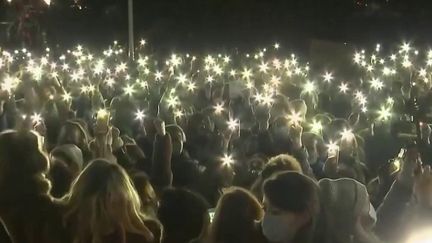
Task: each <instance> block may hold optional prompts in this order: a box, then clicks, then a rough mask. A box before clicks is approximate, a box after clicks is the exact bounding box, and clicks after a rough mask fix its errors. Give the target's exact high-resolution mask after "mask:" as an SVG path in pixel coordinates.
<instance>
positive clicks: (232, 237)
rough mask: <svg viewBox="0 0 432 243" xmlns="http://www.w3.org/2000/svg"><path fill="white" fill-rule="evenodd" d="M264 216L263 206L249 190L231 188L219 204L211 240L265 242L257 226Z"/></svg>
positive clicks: (227, 242)
mask: <svg viewBox="0 0 432 243" xmlns="http://www.w3.org/2000/svg"><path fill="white" fill-rule="evenodd" d="M262 217H263V210H262V206H261V204H260V203H259V201H258V200H257V199H256V198H255V197H254V196H253V195H252V194H251V193H250V192H249V191H247V190H245V189H242V188H229V189H227V191H226V192H225V193H224V195H223V196H222V197H221V198H220V200H219V202H218V204H217V207H216V210H215V214H214V218H213V222H212V225H211V228H210V239H209V242H211V243H237V242H250V243H254V242H263V237H262V234H261V232H260V231H259V227H257V223H258V222H259V221H260V220H261V219H262Z"/></svg>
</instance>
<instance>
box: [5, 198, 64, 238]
mask: <svg viewBox="0 0 432 243" xmlns="http://www.w3.org/2000/svg"><path fill="white" fill-rule="evenodd" d="M0 218H1V220H2V221H3V223H4V225H5V227H6V229H7V231H8V232H9V233H10V237H11V239H12V241H13V242H14V243H41V242H43V243H67V242H69V241H68V239H67V234H66V230H65V228H64V227H63V226H62V225H63V224H62V207H61V206H60V204H58V203H57V202H56V201H54V200H53V199H52V198H51V197H49V196H47V195H40V196H25V197H21V198H19V200H8V198H2V199H0Z"/></svg>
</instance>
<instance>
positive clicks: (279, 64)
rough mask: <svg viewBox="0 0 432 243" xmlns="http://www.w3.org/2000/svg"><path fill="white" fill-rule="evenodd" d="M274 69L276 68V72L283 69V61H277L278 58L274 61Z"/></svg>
mask: <svg viewBox="0 0 432 243" xmlns="http://www.w3.org/2000/svg"><path fill="white" fill-rule="evenodd" d="M273 67H274V68H275V69H276V70H279V69H281V67H282V63H281V61H280V60H279V59H277V58H275V59H273Z"/></svg>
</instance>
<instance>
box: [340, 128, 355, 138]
mask: <svg viewBox="0 0 432 243" xmlns="http://www.w3.org/2000/svg"><path fill="white" fill-rule="evenodd" d="M340 135H341V139H342V140H345V141H352V140H353V139H354V138H355V135H354V133H353V131H352V130H351V129H346V128H344V130H343V131H342V132H341V133H340Z"/></svg>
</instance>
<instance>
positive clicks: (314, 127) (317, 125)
mask: <svg viewBox="0 0 432 243" xmlns="http://www.w3.org/2000/svg"><path fill="white" fill-rule="evenodd" d="M310 128H311V132H313V133H318V134H320V133H321V131H322V130H323V125H322V123H321V122H320V121H315V120H314V121H312V124H310Z"/></svg>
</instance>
